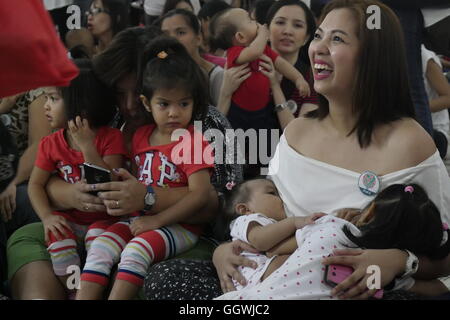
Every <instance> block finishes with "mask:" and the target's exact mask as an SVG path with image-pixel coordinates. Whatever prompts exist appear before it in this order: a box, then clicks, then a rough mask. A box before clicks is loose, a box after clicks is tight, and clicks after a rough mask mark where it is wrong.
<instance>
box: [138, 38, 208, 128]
mask: <svg viewBox="0 0 450 320" xmlns="http://www.w3.org/2000/svg"><path fill="white" fill-rule="evenodd" d="M161 52H164V53H166V54H167V56H166V57H164V56H161V57H158V55H159V54H160V53H161ZM145 58H146V59H147V61H148V62H147V65H146V67H145V70H144V75H143V81H142V94H143V95H144V96H145V97H146V98H147V99H148V100H149V101H150V100H151V98H152V96H153V94H154V92H155V90H157V89H160V88H164V89H172V88H178V87H181V88H185V89H186V91H188V92H190V93H191V94H192V98H193V100H194V110H193V112H192V120H191V121H192V122H193V121H194V120H203V119H204V118H205V116H206V113H207V110H208V101H209V95H208V92H209V89H208V81H207V78H206V75H205V74H204V73H203V71H202V70H201V69H200V67H199V66H198V64H197V63H196V62H195V61H194V60H193V59H192V57H191V56H190V55H189V53H188V52H187V50H186V48H185V47H184V45H183V44H181V43H180V42H179V41H178V40H176V39H174V38H171V37H168V36H159V37H157V38H155V39H154V40H153V41H151V42H150V43H149V44H148V47H147V49H146V53H145Z"/></svg>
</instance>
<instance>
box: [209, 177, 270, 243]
mask: <svg viewBox="0 0 450 320" xmlns="http://www.w3.org/2000/svg"><path fill="white" fill-rule="evenodd" d="M260 179H264V180H266V177H264V176H257V177H255V178H252V179H249V180H245V181H243V182H241V183H239V184H236V185H234V186H231V188H230V189H231V190H225V191H224V193H223V196H222V197H221V203H220V214H219V216H218V218H217V224H218V225H220V229H221V232H218V233H219V234H221V239H218V240H222V241H225V240H228V239H229V238H230V223H231V221H233V220H234V219H236V218H237V217H239V216H240V215H239V214H238V213H236V205H237V204H238V203H247V202H248V201H250V197H251V195H252V190H251V189H250V188H249V186H248V182H250V181H254V180H260ZM217 229H219V228H217Z"/></svg>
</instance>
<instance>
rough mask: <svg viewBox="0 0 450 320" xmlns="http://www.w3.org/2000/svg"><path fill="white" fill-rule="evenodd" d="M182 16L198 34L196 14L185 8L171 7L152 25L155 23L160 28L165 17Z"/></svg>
mask: <svg viewBox="0 0 450 320" xmlns="http://www.w3.org/2000/svg"><path fill="white" fill-rule="evenodd" d="M178 15H180V16H182V17H183V19H184V20H185V21H186V23H187V25H188V26H190V27H191V28H192V30H193V31H194V33H195V34H196V35H199V34H200V23H199V22H198V19H197V16H196V15H195V14H193V13H192V12H191V11H188V10H185V9H173V10H170V11H169V12H167V13H166V14H164V15H163V16H161V17H160V18H159V19H158V20H156V21H155V22H154V23H153V25H156V26H157V27H158V28H160V29H161V25H162V22H163V21H164V20H166V19H167V18H171V17H174V16H178Z"/></svg>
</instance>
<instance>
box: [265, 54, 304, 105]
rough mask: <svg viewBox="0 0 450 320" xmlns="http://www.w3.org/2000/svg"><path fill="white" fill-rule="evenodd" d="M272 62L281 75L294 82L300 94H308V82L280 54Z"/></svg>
mask: <svg viewBox="0 0 450 320" xmlns="http://www.w3.org/2000/svg"><path fill="white" fill-rule="evenodd" d="M274 64H275V69H276V70H277V71H278V72H279V73H281V74H282V75H283V77H285V78H286V79H289V80H291V81H292V82H294V83H295V86H296V87H297V89H298V90H299V91H300V95H301V96H309V95H310V94H311V91H310V89H309V84H308V82H306V80H305V78H303V76H302V74H301V73H300V71H298V70H297V69H296V68H295V67H294V66H293V65H291V64H290V63H289V62H287V61H286V60H285V59H284V58H283V57H281V56H278V58H277V59H276V60H275V62H274Z"/></svg>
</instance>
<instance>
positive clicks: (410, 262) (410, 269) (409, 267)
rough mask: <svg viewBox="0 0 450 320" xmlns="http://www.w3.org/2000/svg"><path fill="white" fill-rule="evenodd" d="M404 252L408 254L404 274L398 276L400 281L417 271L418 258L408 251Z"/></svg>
mask: <svg viewBox="0 0 450 320" xmlns="http://www.w3.org/2000/svg"><path fill="white" fill-rule="evenodd" d="M404 251H406V253H407V254H408V259H406V266H405V272H404V273H403V274H402V275H400V279H405V278H408V277H411V276H412V275H413V274H415V273H416V272H417V270H418V269H419V258H417V256H416V255H415V254H414V253H412V252H411V251H409V250H404Z"/></svg>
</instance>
